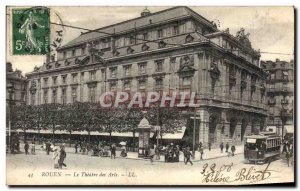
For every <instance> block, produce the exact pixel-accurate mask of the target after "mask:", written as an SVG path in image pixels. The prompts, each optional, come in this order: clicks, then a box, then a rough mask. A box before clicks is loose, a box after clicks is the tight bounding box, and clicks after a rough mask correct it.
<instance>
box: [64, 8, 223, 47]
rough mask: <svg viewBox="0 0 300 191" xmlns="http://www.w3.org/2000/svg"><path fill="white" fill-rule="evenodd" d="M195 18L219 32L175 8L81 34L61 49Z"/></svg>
mask: <svg viewBox="0 0 300 191" xmlns="http://www.w3.org/2000/svg"><path fill="white" fill-rule="evenodd" d="M188 17H193V18H194V19H196V20H199V21H201V22H202V23H204V24H205V25H206V26H207V27H209V28H211V29H212V30H213V31H218V29H217V28H215V27H214V25H213V24H212V22H210V21H208V20H207V19H205V18H204V17H202V16H201V15H199V14H198V13H196V12H194V11H193V10H191V9H190V8H188V7H184V6H183V7H173V8H170V9H166V10H162V11H159V12H156V13H153V14H150V15H149V16H144V17H138V18H135V19H131V20H127V21H124V22H120V23H116V24H113V25H110V26H106V27H103V28H98V29H95V31H96V30H97V31H98V32H95V31H89V32H85V33H83V34H81V35H80V36H79V37H77V38H75V39H74V40H72V41H70V42H68V43H67V44H66V45H63V46H62V47H61V48H60V49H64V48H67V47H70V46H73V45H79V44H81V43H84V42H87V41H90V40H94V39H98V38H101V37H105V36H110V35H109V34H118V33H122V32H126V31H130V30H134V29H139V28H143V27H149V26H153V25H156V24H159V23H162V22H165V21H166V22H167V21H174V20H179V19H182V18H188Z"/></svg>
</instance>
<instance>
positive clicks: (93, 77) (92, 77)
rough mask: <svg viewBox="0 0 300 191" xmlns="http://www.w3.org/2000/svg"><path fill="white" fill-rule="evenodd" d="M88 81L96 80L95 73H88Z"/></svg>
mask: <svg viewBox="0 0 300 191" xmlns="http://www.w3.org/2000/svg"><path fill="white" fill-rule="evenodd" d="M90 80H96V71H90Z"/></svg>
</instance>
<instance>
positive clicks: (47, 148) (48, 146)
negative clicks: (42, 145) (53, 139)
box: [46, 141, 51, 155]
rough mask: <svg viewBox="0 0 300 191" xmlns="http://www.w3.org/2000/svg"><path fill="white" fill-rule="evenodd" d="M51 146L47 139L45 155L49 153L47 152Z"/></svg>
mask: <svg viewBox="0 0 300 191" xmlns="http://www.w3.org/2000/svg"><path fill="white" fill-rule="evenodd" d="M50 147H51V144H50V143H49V141H47V143H46V153H47V155H49V153H50V149H51V148H50Z"/></svg>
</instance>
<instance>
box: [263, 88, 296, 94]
mask: <svg viewBox="0 0 300 191" xmlns="http://www.w3.org/2000/svg"><path fill="white" fill-rule="evenodd" d="M276 92H279V93H288V92H293V90H292V89H291V88H289V87H278V88H268V90H267V93H276Z"/></svg>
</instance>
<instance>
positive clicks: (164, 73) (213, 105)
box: [27, 7, 267, 145]
mask: <svg viewBox="0 0 300 191" xmlns="http://www.w3.org/2000/svg"><path fill="white" fill-rule="evenodd" d="M248 37H249V34H246V33H245V30H244V29H243V28H242V29H241V30H240V31H239V32H238V33H237V34H236V35H235V36H233V35H231V34H230V33H229V29H227V30H225V31H220V30H219V29H218V28H217V27H216V25H215V24H214V23H213V22H211V21H209V20H207V19H205V18H204V17H202V16H201V15H199V14H198V13H196V12H194V11H193V10H191V9H190V8H188V7H174V8H170V9H167V10H163V11H159V12H156V13H151V12H150V11H149V10H147V9H145V10H143V12H142V13H141V16H140V17H138V18H135V19H131V20H127V21H124V22H121V23H117V24H113V25H110V26H107V27H103V28H99V29H97V30H93V31H91V32H86V33H82V34H81V35H80V36H78V37H77V38H75V39H74V40H72V41H70V42H69V43H67V44H66V45H64V46H62V47H60V48H59V50H58V52H57V55H50V56H48V59H47V62H46V63H44V65H43V66H41V67H36V68H35V69H34V71H33V72H31V73H28V74H27V77H28V87H29V88H28V92H27V93H28V98H27V103H28V104H31V105H39V104H45V103H62V104H64V103H73V102H76V101H80V102H96V101H97V98H99V96H100V95H101V94H102V93H104V92H107V91H113V92H115V91H128V92H135V91H140V92H144V93H146V92H148V91H170V90H172V91H187V92H196V93H197V95H196V97H197V99H198V100H199V101H200V107H199V108H197V115H198V117H200V120H199V121H198V123H197V127H196V141H197V143H199V142H202V143H203V144H207V143H209V142H210V143H212V144H215V145H218V144H219V143H220V142H221V141H224V142H230V143H231V142H233V143H235V144H241V143H242V142H243V139H244V136H245V135H250V134H252V133H257V132H259V131H260V130H263V129H264V127H265V125H266V118H267V109H266V104H265V101H266V96H265V95H266V84H265V80H266V77H267V74H266V72H264V70H263V69H262V68H261V67H260V65H259V63H260V62H259V60H260V53H259V51H256V50H254V49H253V48H252V47H251V42H250V41H249V38H248Z"/></svg>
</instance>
